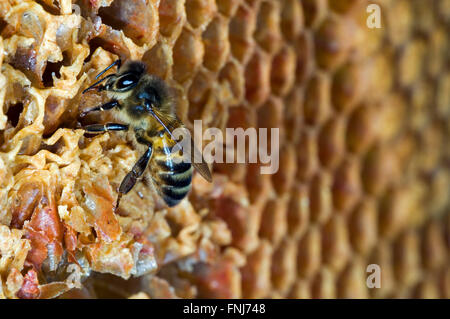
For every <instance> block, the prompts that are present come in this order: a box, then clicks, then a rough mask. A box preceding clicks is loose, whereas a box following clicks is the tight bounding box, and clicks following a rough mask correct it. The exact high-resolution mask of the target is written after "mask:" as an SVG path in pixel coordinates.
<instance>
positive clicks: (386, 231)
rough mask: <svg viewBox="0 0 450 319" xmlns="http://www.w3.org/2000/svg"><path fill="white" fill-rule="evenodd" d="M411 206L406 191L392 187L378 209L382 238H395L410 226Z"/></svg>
mask: <svg viewBox="0 0 450 319" xmlns="http://www.w3.org/2000/svg"><path fill="white" fill-rule="evenodd" d="M411 204H412V203H410V194H408V192H407V191H406V189H399V188H394V187H392V188H391V189H389V190H388V191H387V192H386V194H385V195H384V196H383V198H382V199H381V202H380V205H379V208H378V216H379V219H378V221H379V231H380V236H383V237H386V238H395V236H397V235H398V234H399V233H400V232H401V231H402V230H403V229H405V228H406V227H407V226H408V223H409V222H410V217H411V210H410V206H411Z"/></svg>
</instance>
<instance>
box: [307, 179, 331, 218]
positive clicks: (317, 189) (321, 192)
mask: <svg viewBox="0 0 450 319" xmlns="http://www.w3.org/2000/svg"><path fill="white" fill-rule="evenodd" d="M331 183H332V179H331V176H330V175H329V173H327V172H326V171H321V172H319V173H318V174H317V175H316V176H314V178H313V179H312V181H311V184H310V188H309V201H310V208H311V210H310V213H311V220H312V221H314V222H316V223H320V224H322V223H324V222H325V221H327V220H328V219H329V218H330V215H331V213H332V211H333V197H332V193H331V185H332V184H331Z"/></svg>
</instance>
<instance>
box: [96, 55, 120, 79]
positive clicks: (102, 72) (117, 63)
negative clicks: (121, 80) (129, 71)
mask: <svg viewBox="0 0 450 319" xmlns="http://www.w3.org/2000/svg"><path fill="white" fill-rule="evenodd" d="M115 65H117V68H118V69H120V66H121V65H122V60H121V59H120V58H119V59H117V60H116V61H114V62H113V63H111V64H110V65H109V66H108V67H106V69H104V70H103V71H101V72H100V73H99V74H97V75H96V76H95V78H96V79H98V78H99V77H101V76H102V75H103V74H104V73H105V72H106V71H108V70H109V69H111V68H112V67H113V66H115Z"/></svg>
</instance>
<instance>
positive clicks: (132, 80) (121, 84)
mask: <svg viewBox="0 0 450 319" xmlns="http://www.w3.org/2000/svg"><path fill="white" fill-rule="evenodd" d="M137 82H138V79H137V77H136V76H135V75H133V74H127V75H124V76H122V77H120V78H119V79H118V80H117V84H116V87H117V89H118V90H126V89H128V88H131V87H133V86H135V85H136V83H137Z"/></svg>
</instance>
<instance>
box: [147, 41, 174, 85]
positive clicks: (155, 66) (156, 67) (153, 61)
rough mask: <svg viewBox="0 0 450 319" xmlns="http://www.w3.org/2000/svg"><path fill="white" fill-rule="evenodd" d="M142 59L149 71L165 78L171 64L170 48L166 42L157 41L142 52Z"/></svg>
mask: <svg viewBox="0 0 450 319" xmlns="http://www.w3.org/2000/svg"><path fill="white" fill-rule="evenodd" d="M142 61H143V62H145V64H146V65H147V69H148V72H149V73H151V74H154V75H157V76H159V77H160V78H162V79H165V78H167V76H168V75H169V73H170V71H171V68H172V64H173V60H172V48H171V46H170V45H169V44H168V43H166V42H163V41H159V42H157V43H156V45H154V46H153V47H152V48H151V49H150V50H148V51H147V52H145V53H144V55H143V56H142Z"/></svg>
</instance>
